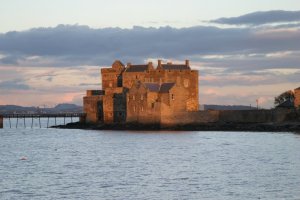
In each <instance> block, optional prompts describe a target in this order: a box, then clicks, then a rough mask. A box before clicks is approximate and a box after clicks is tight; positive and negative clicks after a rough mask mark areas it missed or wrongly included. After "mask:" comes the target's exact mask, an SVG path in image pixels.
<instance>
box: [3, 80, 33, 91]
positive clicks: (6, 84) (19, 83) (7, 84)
mask: <svg viewBox="0 0 300 200" xmlns="http://www.w3.org/2000/svg"><path fill="white" fill-rule="evenodd" d="M0 89H1V90H29V89H31V87H30V86H29V85H27V84H26V83H24V81H23V80H20V79H19V80H18V79H16V80H12V81H2V82H0Z"/></svg>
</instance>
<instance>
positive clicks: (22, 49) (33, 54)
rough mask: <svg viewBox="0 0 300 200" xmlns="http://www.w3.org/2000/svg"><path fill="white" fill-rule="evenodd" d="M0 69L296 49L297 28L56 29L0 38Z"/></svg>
mask: <svg viewBox="0 0 300 200" xmlns="http://www.w3.org/2000/svg"><path fill="white" fill-rule="evenodd" d="M0 44H1V46H0V53H1V54H3V55H5V56H6V57H7V58H11V59H9V60H10V62H7V61H6V62H4V61H3V59H5V57H4V58H2V60H0V64H2V65H13V63H18V65H19V66H38V67H40V66H50V67H51V66H57V67H66V66H67V67H70V66H72V67H74V66H83V65H93V66H97V65H110V64H111V63H112V62H113V61H114V60H115V59H120V60H123V61H124V62H127V61H130V62H132V63H135V62H136V63H137V62H144V60H145V59H147V58H166V59H174V58H176V59H185V58H191V57H193V56H199V55H209V54H236V53H248V54H250V53H270V52H274V51H275V52H276V51H299V50H300V30H299V29H296V30H294V31H290V30H285V29H280V31H278V30H277V29H276V30H275V29H272V28H270V29H263V30H261V29H253V28H249V27H248V28H218V27H212V26H195V27H189V28H179V29H177V28H172V27H160V28H143V27H133V28H132V29H121V28H100V29H92V28H89V27H88V26H77V25H74V26H70V25H59V26H57V27H54V28H35V29H30V30H28V31H21V32H8V33H4V34H0Z"/></svg>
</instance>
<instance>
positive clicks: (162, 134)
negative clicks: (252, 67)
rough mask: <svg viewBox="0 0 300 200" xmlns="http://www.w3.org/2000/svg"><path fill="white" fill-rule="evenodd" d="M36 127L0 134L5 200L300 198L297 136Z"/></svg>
mask: <svg viewBox="0 0 300 200" xmlns="http://www.w3.org/2000/svg"><path fill="white" fill-rule="evenodd" d="M77 120H78V119H77ZM36 121H37V120H35V121H34V123H33V127H32V128H31V123H32V122H31V120H30V119H28V120H27V121H26V123H27V124H26V123H25V126H24V123H23V121H22V120H19V121H18V126H16V120H12V121H11V122H10V124H9V122H8V120H5V123H4V126H5V127H4V129H0V199H1V200H6V199H16V200H22V199H30V200H32V199H33V200H35V199H37V200H40V199H42V200H44V199H55V200H56V199H95V200H96V199H97V200H98V199H105V200H110V199H113V200H115V199H117V200H118V199H120V200H121V199H122V200H127V199H128V200H132V199H133V200H135V199H139V200H140V199H141V200H144V199H163V200H164V199H167V200H169V199H171V200H173V199H178V200H181V199H186V200H193V199H195V200H201V199H222V200H226V199H272V200H273V199H300V134H298V133H293V132H215V131H101V130H71V129H54V128H47V126H46V120H45V119H44V120H42V126H41V128H40V127H39V122H36ZM62 121H63V120H62V119H58V122H57V123H62ZM68 122H69V121H68ZM51 123H52V124H51V125H53V123H54V122H53V121H52V122H51Z"/></svg>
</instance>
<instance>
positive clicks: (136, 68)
mask: <svg viewBox="0 0 300 200" xmlns="http://www.w3.org/2000/svg"><path fill="white" fill-rule="evenodd" d="M146 70H148V65H130V66H129V67H127V69H126V72H144V71H146Z"/></svg>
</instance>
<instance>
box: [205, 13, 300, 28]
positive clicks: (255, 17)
mask: <svg viewBox="0 0 300 200" xmlns="http://www.w3.org/2000/svg"><path fill="white" fill-rule="evenodd" d="M298 21H300V11H284V10H272V11H261V12H253V13H249V14H246V15H242V16H239V17H229V18H219V19H215V20H211V21H210V22H213V23H218V24H229V25H262V24H269V23H278V22H298Z"/></svg>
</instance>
